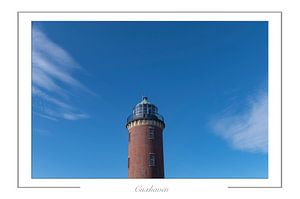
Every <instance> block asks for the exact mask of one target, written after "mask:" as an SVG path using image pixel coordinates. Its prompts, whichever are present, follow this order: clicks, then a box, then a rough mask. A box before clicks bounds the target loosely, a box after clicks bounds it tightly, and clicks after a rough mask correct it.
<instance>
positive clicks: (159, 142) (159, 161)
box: [128, 125, 164, 178]
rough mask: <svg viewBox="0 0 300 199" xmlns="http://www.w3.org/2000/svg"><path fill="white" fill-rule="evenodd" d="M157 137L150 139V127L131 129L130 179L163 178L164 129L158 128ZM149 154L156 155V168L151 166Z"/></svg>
mask: <svg viewBox="0 0 300 199" xmlns="http://www.w3.org/2000/svg"><path fill="white" fill-rule="evenodd" d="M152 127H153V128H155V137H154V139H153V140H151V139H149V125H140V126H135V127H132V128H130V130H129V133H130V141H129V142H128V157H129V167H128V177H129V178H163V177H164V158H163V135H162V129H161V128H159V127H156V126H152ZM149 153H154V154H155V166H149Z"/></svg>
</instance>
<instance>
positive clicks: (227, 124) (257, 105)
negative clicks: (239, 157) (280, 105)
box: [212, 93, 268, 153]
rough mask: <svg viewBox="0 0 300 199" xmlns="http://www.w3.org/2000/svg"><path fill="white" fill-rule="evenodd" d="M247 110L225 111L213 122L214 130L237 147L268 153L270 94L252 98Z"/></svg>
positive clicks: (261, 94)
mask: <svg viewBox="0 0 300 199" xmlns="http://www.w3.org/2000/svg"><path fill="white" fill-rule="evenodd" d="M248 105H249V106H248V108H247V111H246V112H243V113H238V114H233V113H232V111H231V113H229V111H227V112H226V113H223V114H222V116H220V117H218V118H217V119H216V120H215V121H213V122H212V124H213V125H212V127H213V130H214V132H215V133H216V134H217V135H219V136H221V137H222V138H224V139H225V140H227V141H228V142H229V143H230V144H231V146H232V147H233V148H235V149H239V150H243V151H248V152H262V153H268V96H267V94H266V93H260V94H258V95H257V96H256V97H255V98H253V99H251V101H250V102H249V104H248Z"/></svg>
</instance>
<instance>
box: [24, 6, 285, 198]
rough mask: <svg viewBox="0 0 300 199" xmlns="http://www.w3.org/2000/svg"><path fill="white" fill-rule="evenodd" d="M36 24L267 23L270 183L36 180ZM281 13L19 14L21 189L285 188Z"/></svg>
mask: <svg viewBox="0 0 300 199" xmlns="http://www.w3.org/2000/svg"><path fill="white" fill-rule="evenodd" d="M32 21H268V23H269V29H268V30H269V35H268V36H269V47H268V50H269V51H268V53H269V78H268V91H269V93H268V98H269V128H268V129H269V139H268V140H269V150H268V151H269V154H268V158H269V161H268V165H269V169H268V171H269V175H268V176H269V178H268V179H141V180H140V179H130V180H128V179H32V178H31V22H32ZM281 22H282V13H281V12H19V13H18V187H19V188H25V187H30V188H39V187H43V188H87V189H90V188H91V189H97V188H99V186H101V190H102V191H103V192H108V193H112V192H114V191H116V190H118V191H121V192H122V193H128V192H132V191H135V187H137V186H139V185H143V186H145V187H147V186H148V187H149V186H151V185H153V186H154V187H160V188H162V187H167V188H168V189H169V190H172V191H173V192H181V191H183V190H184V192H186V191H192V192H199V190H201V189H206V190H212V191H216V189H218V188H219V189H224V188H225V189H226V188H228V187H229V188H251V187H253V188H259V187H261V188H268V187H274V188H282V131H281V129H282V127H281V124H282V119H281V114H282V113H281V101H282V98H281V94H282V93H281V87H282V83H281V75H282V74H281V67H282V66H281V63H282V60H281V57H282V56H281V55H282V54H281V53H282V52H281V45H282V44H281V33H282V32H281V31H282V30H281Z"/></svg>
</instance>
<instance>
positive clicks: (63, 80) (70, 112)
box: [32, 27, 96, 121]
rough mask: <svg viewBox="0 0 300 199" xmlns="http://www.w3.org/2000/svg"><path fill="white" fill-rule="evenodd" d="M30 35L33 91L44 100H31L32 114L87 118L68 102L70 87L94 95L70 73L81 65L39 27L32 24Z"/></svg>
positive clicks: (57, 118)
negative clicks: (31, 38) (33, 112)
mask: <svg viewBox="0 0 300 199" xmlns="http://www.w3.org/2000/svg"><path fill="white" fill-rule="evenodd" d="M32 37H33V45H32V46H33V48H32V83H33V87H32V94H33V96H34V97H36V98H38V100H39V101H42V102H43V103H33V106H35V107H33V108H34V110H35V114H36V115H38V116H40V117H43V118H47V119H50V120H53V121H57V120H59V119H66V120H79V119H85V118H88V117H89V115H88V114H86V113H83V112H82V111H80V110H79V109H78V108H75V107H74V106H72V105H71V104H72V101H70V99H72V97H73V96H72V97H70V96H71V94H70V90H71V89H73V90H76V91H77V92H78V91H79V92H80V91H84V92H86V93H89V94H92V95H96V94H95V93H93V92H92V91H90V90H89V89H88V88H87V87H86V86H84V85H83V84H82V83H81V82H80V81H78V80H77V79H76V78H75V76H74V74H73V73H74V72H76V71H81V72H83V71H84V70H83V69H82V67H81V66H80V65H79V64H78V63H77V62H76V61H75V60H74V59H73V57H72V56H71V55H70V54H69V53H68V52H67V51H66V50H64V49H63V48H62V47H61V46H59V45H58V44H56V43H54V42H53V41H51V40H50V39H49V38H48V37H47V36H46V35H45V34H44V33H43V32H42V31H41V30H40V29H37V28H36V27H33V29H32ZM59 96H60V97H63V98H61V99H60V98H59ZM50 107H51V108H50Z"/></svg>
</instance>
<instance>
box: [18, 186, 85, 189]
mask: <svg viewBox="0 0 300 199" xmlns="http://www.w3.org/2000/svg"><path fill="white" fill-rule="evenodd" d="M18 188H33V189H35V188H47V189H48V188H55V189H56V188H68V189H78V188H80V187H20V186H18Z"/></svg>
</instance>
